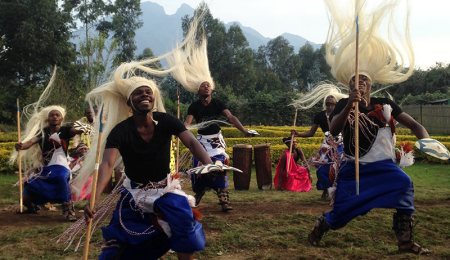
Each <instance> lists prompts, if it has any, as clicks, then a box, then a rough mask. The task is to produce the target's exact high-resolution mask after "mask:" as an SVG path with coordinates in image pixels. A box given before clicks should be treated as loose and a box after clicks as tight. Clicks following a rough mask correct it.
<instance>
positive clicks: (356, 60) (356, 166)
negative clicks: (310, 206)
mask: <svg viewBox="0 0 450 260" xmlns="http://www.w3.org/2000/svg"><path fill="white" fill-rule="evenodd" d="M355 13H356V43H355V50H356V56H355V88H356V90H358V91H359V24H358V19H359V17H358V5H356V10H355ZM355 103H356V104H355V180H356V195H359V102H358V101H356V102H355Z"/></svg>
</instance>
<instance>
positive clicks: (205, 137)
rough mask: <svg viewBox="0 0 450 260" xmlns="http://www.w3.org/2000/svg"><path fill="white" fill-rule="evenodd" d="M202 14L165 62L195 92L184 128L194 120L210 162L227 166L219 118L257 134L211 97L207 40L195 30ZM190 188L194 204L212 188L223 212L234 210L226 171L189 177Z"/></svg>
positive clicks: (179, 80)
mask: <svg viewBox="0 0 450 260" xmlns="http://www.w3.org/2000/svg"><path fill="white" fill-rule="evenodd" d="M201 19H202V15H197V16H195V17H194V19H193V21H192V22H191V24H190V27H189V31H188V33H187V34H186V38H185V40H184V42H183V46H181V47H179V48H176V49H175V50H173V51H172V53H171V54H170V55H169V56H168V57H167V61H168V63H169V65H170V66H171V67H173V68H174V69H173V70H172V71H171V75H172V76H173V78H174V79H175V80H177V81H178V82H179V83H180V84H181V85H182V86H183V88H185V89H186V90H187V91H189V92H192V93H196V94H198V96H199V100H197V101H195V102H193V103H192V104H191V105H190V106H189V108H188V113H187V117H186V119H185V122H184V124H185V126H186V127H188V128H191V129H192V127H190V126H191V124H192V121H193V119H195V122H196V123H197V126H196V127H198V128H199V129H198V135H197V140H198V141H199V142H200V143H201V144H202V145H203V147H204V148H205V149H206V151H207V152H208V155H209V156H210V157H211V160H213V161H217V160H219V161H221V162H222V163H224V164H227V163H228V158H229V156H228V154H226V152H225V147H226V144H225V141H224V139H223V135H222V132H221V129H220V126H219V124H218V123H219V120H218V119H220V117H221V116H224V117H225V118H226V119H227V121H228V122H230V123H231V124H232V125H233V126H234V127H236V128H237V129H238V130H239V131H241V132H242V133H243V134H245V135H247V136H253V135H257V134H258V133H257V132H256V131H255V130H248V129H246V128H245V127H244V126H242V124H241V122H240V121H239V119H238V118H237V117H236V116H234V115H233V114H232V113H231V112H230V110H229V109H228V108H227V106H226V105H225V104H224V103H223V102H222V101H220V100H218V99H216V98H213V97H212V93H213V91H214V89H215V84H214V81H213V78H212V77H211V73H210V71H209V65H208V53H207V48H206V47H207V41H206V36H205V35H204V34H203V35H201V37H200V42H198V41H197V40H198V38H197V28H198V27H199V22H200V21H201ZM198 164H199V160H198V158H194V167H196V166H198ZM192 189H193V191H194V192H195V202H196V205H198V204H199V203H200V200H201V199H202V197H203V195H204V194H205V192H206V190H208V189H213V190H214V191H215V192H216V193H217V196H218V198H219V204H220V205H221V208H222V211H224V212H227V211H229V210H232V209H233V208H232V207H231V205H230V199H229V191H228V176H227V174H226V173H225V172H214V173H210V174H206V175H201V176H200V175H193V176H192Z"/></svg>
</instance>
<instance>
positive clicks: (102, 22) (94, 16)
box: [63, 0, 113, 91]
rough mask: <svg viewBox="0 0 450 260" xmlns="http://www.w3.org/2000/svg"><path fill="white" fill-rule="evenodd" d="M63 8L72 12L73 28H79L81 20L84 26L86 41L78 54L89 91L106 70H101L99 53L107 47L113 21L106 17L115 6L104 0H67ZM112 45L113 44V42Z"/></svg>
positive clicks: (86, 87)
mask: <svg viewBox="0 0 450 260" xmlns="http://www.w3.org/2000/svg"><path fill="white" fill-rule="evenodd" d="M63 8H64V10H65V11H66V12H68V13H71V14H72V16H73V18H74V19H73V23H72V27H73V28H75V29H76V28H77V22H81V23H82V24H83V27H84V42H82V43H81V44H80V46H79V50H80V53H79V55H78V56H79V60H81V62H82V64H81V65H82V67H83V69H84V71H85V72H86V76H87V77H86V84H84V85H85V90H86V91H89V90H90V89H92V88H94V87H95V86H96V85H97V83H98V79H99V78H102V77H101V76H99V74H101V73H104V71H105V70H106V68H103V69H102V70H101V71H99V67H101V65H100V64H102V63H103V61H99V55H100V56H102V55H103V54H102V52H103V49H100V50H99V48H100V47H101V48H106V47H105V46H106V44H105V43H106V40H107V39H108V31H109V30H110V29H111V22H109V21H107V20H106V19H107V16H108V15H109V14H111V12H112V11H113V6H112V4H111V3H110V2H109V3H108V4H107V3H105V2H104V1H103V0H65V1H64V3H63ZM93 28H96V30H97V33H98V34H95V33H94V32H93V31H92V29H93ZM110 47H113V45H112V44H111V46H110ZM110 51H112V50H110ZM94 56H96V57H94Z"/></svg>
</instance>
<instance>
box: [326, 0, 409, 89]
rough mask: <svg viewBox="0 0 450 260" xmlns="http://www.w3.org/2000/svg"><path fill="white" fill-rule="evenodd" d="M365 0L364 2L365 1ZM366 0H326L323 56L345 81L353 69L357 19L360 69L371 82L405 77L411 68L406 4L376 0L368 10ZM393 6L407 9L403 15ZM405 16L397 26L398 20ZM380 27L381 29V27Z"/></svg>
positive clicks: (347, 80) (344, 81)
mask: <svg viewBox="0 0 450 260" xmlns="http://www.w3.org/2000/svg"><path fill="white" fill-rule="evenodd" d="M366 2H367V3H366ZM369 2H370V3H371V4H373V3H374V1H367V0H364V1H363V0H343V1H336V0H325V3H326V5H327V7H328V13H329V18H330V28H329V31H328V35H327V40H326V43H325V44H326V60H327V63H328V64H329V65H330V66H331V73H332V75H333V76H334V77H335V78H336V79H337V80H338V81H339V82H341V83H343V84H345V85H348V83H349V81H350V79H351V78H352V76H354V73H355V56H356V50H355V44H356V41H355V40H356V22H355V19H356V17H357V15H358V21H359V23H358V24H359V71H360V74H364V75H366V76H369V77H370V78H371V79H372V83H380V84H392V83H400V82H403V81H405V80H406V79H408V77H409V76H411V74H412V73H413V71H414V53H413V50H412V44H411V40H410V31H409V5H408V2H407V1H403V2H405V6H400V2H401V1H399V0H383V1H378V2H379V3H378V5H377V6H372V7H373V8H370V9H371V10H368V9H369V8H368V4H369ZM396 10H406V14H405V16H404V17H402V16H401V15H400V14H399V13H398V12H396ZM401 20H404V24H403V25H401V27H400V28H398V27H399V26H397V24H399V22H397V21H401ZM382 29H383V30H382Z"/></svg>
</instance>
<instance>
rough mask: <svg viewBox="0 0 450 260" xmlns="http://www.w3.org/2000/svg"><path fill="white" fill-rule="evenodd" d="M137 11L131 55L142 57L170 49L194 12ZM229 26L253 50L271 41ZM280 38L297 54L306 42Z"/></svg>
mask: <svg viewBox="0 0 450 260" xmlns="http://www.w3.org/2000/svg"><path fill="white" fill-rule="evenodd" d="M141 10H142V16H141V21H142V22H143V25H142V27H141V28H139V29H138V30H136V37H135V40H136V46H137V49H136V52H135V55H139V54H142V52H143V50H144V49H145V48H151V49H152V51H153V54H155V55H161V54H163V53H166V52H168V51H170V50H172V49H173V48H174V47H175V46H176V44H177V43H179V42H181V40H182V39H183V30H182V29H181V18H183V17H184V16H186V15H189V16H191V15H192V14H193V13H194V9H193V8H192V7H190V6H189V5H187V4H182V5H181V6H180V7H179V8H178V10H177V12H176V13H174V14H172V15H168V14H166V12H165V11H164V8H163V7H162V6H161V5H159V4H157V3H153V2H143V3H141ZM233 24H237V25H239V26H240V27H241V29H242V32H243V34H244V36H245V37H246V38H247V41H248V42H249V46H250V47H251V48H252V49H254V50H256V49H258V47H259V46H261V45H266V44H267V42H269V41H270V40H271V38H269V37H265V36H263V35H262V34H260V33H259V32H258V31H256V30H255V29H253V28H251V27H248V26H244V25H242V24H240V23H239V22H231V23H227V24H225V26H226V28H227V29H228V28H230V26H231V25H233ZM281 36H283V37H284V38H286V39H287V40H288V41H289V43H290V44H291V45H292V46H294V49H295V51H298V50H299V49H300V48H301V47H302V46H303V45H304V44H305V43H306V42H309V41H308V40H306V39H305V38H303V37H301V36H298V35H294V34H289V33H284V34H282V35H281ZM84 39H85V37H84V33H83V32H82V30H81V29H80V30H79V31H77V32H74V37H73V41H74V42H75V43H77V42H80V41H84ZM309 43H310V44H311V45H313V47H314V48H320V44H316V43H313V42H309Z"/></svg>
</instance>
